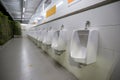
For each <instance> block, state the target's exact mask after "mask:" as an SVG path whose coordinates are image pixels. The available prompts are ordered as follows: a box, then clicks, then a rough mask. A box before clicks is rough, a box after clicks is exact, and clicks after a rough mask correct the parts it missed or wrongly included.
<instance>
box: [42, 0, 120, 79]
mask: <svg viewBox="0 0 120 80" xmlns="http://www.w3.org/2000/svg"><path fill="white" fill-rule="evenodd" d="M119 15H120V1H119V2H115V3H112V4H109V5H106V6H102V7H99V8H96V9H93V10H90V11H86V12H83V13H79V14H76V15H73V16H70V17H66V18H63V19H60V20H57V21H54V22H51V23H47V24H44V25H42V26H41V27H50V26H52V27H53V28H55V29H57V28H59V27H60V26H61V25H62V24H64V27H65V28H66V29H69V30H73V29H80V28H83V27H84V26H85V22H86V21H88V20H89V21H90V22H91V27H90V28H91V29H94V28H96V29H97V30H98V32H99V48H98V54H97V62H96V63H94V64H91V65H88V66H83V67H82V68H79V67H78V66H74V65H72V64H71V62H73V61H72V60H71V61H70V60H69V59H70V57H69V51H68V52H66V53H65V54H64V55H62V56H59V57H58V56H55V55H53V53H52V52H51V53H50V54H52V55H51V56H52V57H54V58H55V59H56V60H57V59H58V61H60V62H61V64H62V65H63V66H65V67H66V68H67V69H68V70H69V71H70V72H72V73H73V74H74V75H75V76H77V77H78V78H79V79H80V80H109V78H110V76H111V74H112V71H113V70H114V67H115V66H116V64H117V61H118V58H119V56H120V16H119Z"/></svg>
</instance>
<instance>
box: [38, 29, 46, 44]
mask: <svg viewBox="0 0 120 80" xmlns="http://www.w3.org/2000/svg"><path fill="white" fill-rule="evenodd" d="M45 33H46V30H43V31H41V32H40V36H39V41H40V42H43V40H44V35H45Z"/></svg>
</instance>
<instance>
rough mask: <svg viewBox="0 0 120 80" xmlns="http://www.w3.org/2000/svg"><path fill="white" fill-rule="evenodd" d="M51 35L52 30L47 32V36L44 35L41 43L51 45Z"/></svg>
mask: <svg viewBox="0 0 120 80" xmlns="http://www.w3.org/2000/svg"><path fill="white" fill-rule="evenodd" d="M53 33H54V31H53V30H50V31H48V32H47V34H46V36H45V38H44V41H43V43H44V44H46V45H51V43H52V38H53Z"/></svg>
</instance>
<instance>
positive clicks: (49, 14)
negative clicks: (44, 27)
mask: <svg viewBox="0 0 120 80" xmlns="http://www.w3.org/2000/svg"><path fill="white" fill-rule="evenodd" d="M55 13H56V5H55V6H53V7H52V8H50V9H49V10H47V12H46V17H49V16H52V15H53V14H55Z"/></svg>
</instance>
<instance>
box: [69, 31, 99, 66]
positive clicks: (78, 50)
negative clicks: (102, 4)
mask: <svg viewBox="0 0 120 80" xmlns="http://www.w3.org/2000/svg"><path fill="white" fill-rule="evenodd" d="M97 48H98V32H97V31H96V30H76V31H74V32H73V35H72V38H71V44H70V55H71V58H73V60H74V61H76V62H79V63H83V64H91V63H94V62H96V55H97Z"/></svg>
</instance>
